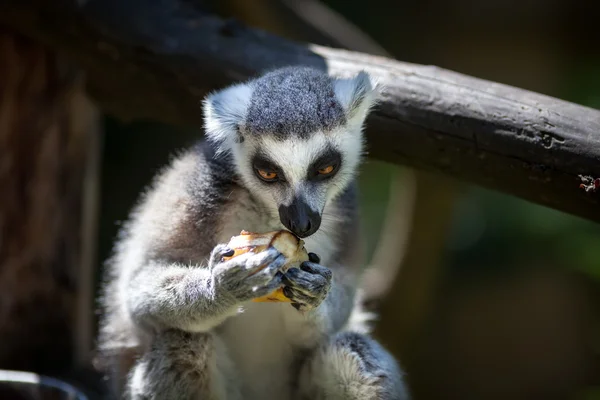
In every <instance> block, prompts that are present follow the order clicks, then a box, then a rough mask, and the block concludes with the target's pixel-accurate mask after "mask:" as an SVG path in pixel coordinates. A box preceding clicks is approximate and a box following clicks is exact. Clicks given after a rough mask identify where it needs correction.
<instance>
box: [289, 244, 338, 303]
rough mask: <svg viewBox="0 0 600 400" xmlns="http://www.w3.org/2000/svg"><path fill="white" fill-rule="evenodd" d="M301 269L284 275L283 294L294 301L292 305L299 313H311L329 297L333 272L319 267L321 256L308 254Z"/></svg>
mask: <svg viewBox="0 0 600 400" xmlns="http://www.w3.org/2000/svg"><path fill="white" fill-rule="evenodd" d="M308 259H309V261H305V262H303V263H302V264H301V265H300V268H290V269H289V270H288V271H287V272H286V273H285V274H284V275H283V284H284V285H285V286H284V287H283V294H285V295H286V297H288V298H290V299H291V300H292V305H293V306H294V307H295V308H296V309H297V310H299V311H310V310H312V309H315V308H317V307H318V306H319V305H320V304H321V303H322V302H323V300H325V298H326V297H327V294H328V293H329V289H330V288H331V278H332V274H331V270H330V269H329V268H327V267H324V266H322V265H319V262H320V261H321V260H320V259H319V256H317V255H316V254H314V253H309V254H308Z"/></svg>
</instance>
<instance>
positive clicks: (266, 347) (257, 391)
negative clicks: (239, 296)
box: [219, 303, 306, 400]
mask: <svg viewBox="0 0 600 400" xmlns="http://www.w3.org/2000/svg"><path fill="white" fill-rule="evenodd" d="M302 319H303V317H302V316H301V315H300V313H298V312H297V311H296V310H295V309H294V308H293V307H292V306H291V305H289V304H281V303H279V304H277V303H249V304H247V305H246V306H245V307H244V312H243V313H242V314H239V315H237V316H236V317H233V318H231V319H229V320H227V321H226V322H225V323H224V324H223V326H222V327H221V329H219V333H220V336H221V339H222V340H223V342H224V343H225V347H226V349H227V351H228V356H229V357H230V359H231V360H232V362H233V364H234V366H235V370H236V373H237V375H238V381H239V382H240V384H241V388H242V393H243V398H244V399H271V398H273V399H281V400H285V399H290V398H291V389H292V385H293V380H294V378H295V377H296V371H297V369H298V366H299V365H298V363H299V361H300V357H299V355H300V354H301V353H300V352H299V351H298V350H299V343H297V339H298V338H297V337H296V335H300V336H302V333H301V332H300V331H302V330H305V329H306V327H305V326H304V324H303V321H302Z"/></svg>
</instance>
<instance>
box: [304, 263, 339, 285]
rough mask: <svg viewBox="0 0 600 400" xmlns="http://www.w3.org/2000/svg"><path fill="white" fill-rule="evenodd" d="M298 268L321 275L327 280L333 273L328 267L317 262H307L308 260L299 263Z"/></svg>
mask: <svg viewBox="0 0 600 400" xmlns="http://www.w3.org/2000/svg"><path fill="white" fill-rule="evenodd" d="M300 269H301V270H302V271H305V272H309V273H311V274H318V275H321V276H322V277H323V278H325V279H327V280H328V281H330V280H331V278H332V277H333V274H332V272H331V270H330V269H329V268H327V267H324V266H322V265H319V264H317V263H312V262H309V261H305V262H303V263H302V264H300Z"/></svg>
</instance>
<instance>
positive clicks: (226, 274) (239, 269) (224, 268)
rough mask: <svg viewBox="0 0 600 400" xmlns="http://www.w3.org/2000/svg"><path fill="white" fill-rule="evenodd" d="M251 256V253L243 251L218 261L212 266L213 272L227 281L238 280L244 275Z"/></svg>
mask: <svg viewBox="0 0 600 400" xmlns="http://www.w3.org/2000/svg"><path fill="white" fill-rule="evenodd" d="M252 256H253V254H251V253H244V254H241V255H239V256H237V257H235V258H232V259H231V260H227V261H225V262H219V263H218V264H216V266H215V267H214V269H213V274H214V275H215V276H217V277H221V279H227V280H228V281H240V280H242V279H243V277H244V274H245V271H244V270H245V268H246V264H247V262H248V260H249V259H250V257H252Z"/></svg>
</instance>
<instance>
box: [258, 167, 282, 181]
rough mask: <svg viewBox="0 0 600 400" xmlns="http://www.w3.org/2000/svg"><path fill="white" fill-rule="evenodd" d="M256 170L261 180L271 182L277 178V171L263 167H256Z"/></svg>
mask: <svg viewBox="0 0 600 400" xmlns="http://www.w3.org/2000/svg"><path fill="white" fill-rule="evenodd" d="M256 172H257V173H258V176H259V177H260V178H261V179H262V180H263V181H267V182H272V181H274V180H276V179H277V172H273V171H266V170H264V169H257V170H256Z"/></svg>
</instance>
